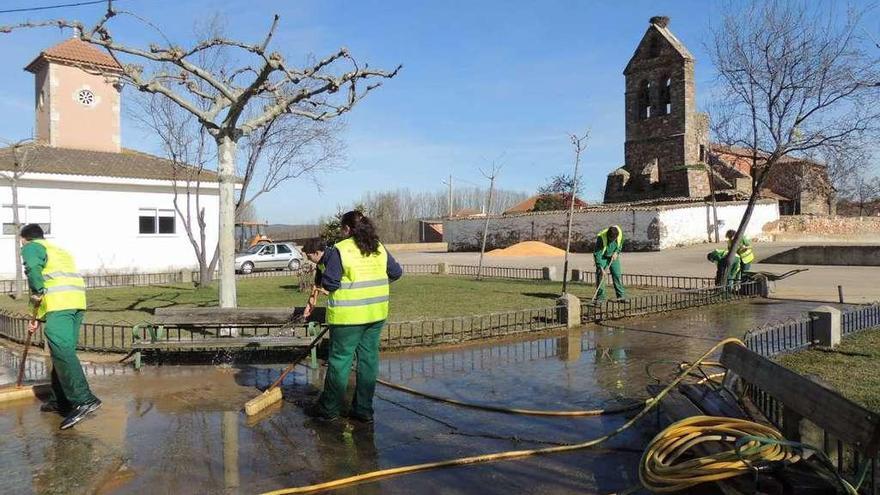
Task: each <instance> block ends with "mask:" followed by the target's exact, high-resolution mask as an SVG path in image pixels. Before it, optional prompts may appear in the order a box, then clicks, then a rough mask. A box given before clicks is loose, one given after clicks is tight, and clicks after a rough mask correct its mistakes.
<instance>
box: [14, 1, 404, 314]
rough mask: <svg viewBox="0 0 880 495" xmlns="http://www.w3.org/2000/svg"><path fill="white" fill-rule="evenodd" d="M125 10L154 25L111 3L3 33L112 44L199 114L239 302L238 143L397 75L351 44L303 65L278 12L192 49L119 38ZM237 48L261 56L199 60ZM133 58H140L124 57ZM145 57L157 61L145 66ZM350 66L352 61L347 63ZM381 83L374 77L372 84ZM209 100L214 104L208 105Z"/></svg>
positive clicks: (224, 298) (130, 75) (135, 75)
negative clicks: (250, 31) (253, 36)
mask: <svg viewBox="0 0 880 495" xmlns="http://www.w3.org/2000/svg"><path fill="white" fill-rule="evenodd" d="M118 16H130V17H131V18H133V19H136V20H138V21H139V22H142V23H144V24H145V25H147V26H149V27H151V28H156V27H155V25H153V24H151V23H149V22H148V21H145V20H143V19H142V18H141V17H139V16H138V15H137V14H134V13H132V12H128V11H124V10H117V9H114V8H113V6H112V2H111V1H108V8H107V12H106V13H105V14H104V15H103V16H102V17H101V18H100V19H99V20H98V21H97V22H96V23H95V24H94V25H93V26H86V25H85V24H83V23H81V22H79V21H70V20H65V19H56V20H51V21H42V22H24V23H19V24H15V25H11V26H5V27H0V32H6V33H8V32H12V31H13V30H16V29H23V28H34V27H62V28H70V29H73V30H75V31H76V32H77V33H79V37H80V39H82V40H83V41H85V42H87V43H91V44H93V45H96V46H98V47H103V48H105V49H107V50H108V51H109V52H110V53H111V55H113V56H114V57H115V58H116V59H117V61H119V62H120V65H121V66H122V73H121V75H120V77H121V80H122V82H124V83H128V84H130V85H132V86H133V87H134V88H136V89H137V90H139V91H143V92H146V93H152V94H157V95H162V96H164V97H165V98H168V99H169V100H171V101H172V102H174V103H175V104H176V105H178V106H179V107H180V108H181V109H183V110H185V111H186V112H188V113H189V114H191V115H192V116H194V117H195V118H196V120H197V121H198V123H199V124H200V125H201V126H202V127H203V128H204V129H205V131H206V132H207V133H208V134H209V135H210V136H211V138H212V139H213V141H214V144H215V146H216V148H217V161H218V166H217V172H218V175H219V188H220V214H219V217H220V232H219V235H220V243H219V252H220V260H219V266H220V294H219V295H220V297H219V299H220V306H221V307H235V305H236V291H235V272H234V255H235V242H234V232H233V230H234V223H235V203H236V200H235V181H236V170H235V164H236V156H237V149H238V145H239V142H240V141H241V140H242V138H247V137H248V136H251V135H252V134H254V133H257V132H263V130H264V128H266V127H267V126H270V125H271V124H272V123H273V122H276V121H277V120H278V118H279V117H280V116H282V115H283V114H292V115H296V116H300V117H304V118H307V119H312V120H316V121H329V120H333V119H335V118H336V117H339V116H340V115H342V114H344V113H346V112H348V111H349V110H351V109H352V108H353V107H354V106H355V105H356V104H357V103H358V102H359V101H360V100H361V99H362V98H364V97H365V96H366V95H367V94H368V93H369V92H370V91H372V90H373V89H375V88H377V87H378V86H380V85H381V82H375V81H377V80H381V79H387V78H391V77H394V76H395V75H396V74H397V72H398V70H399V69H400V67H399V66H398V67H397V68H395V69H394V70H392V71H384V70H375V69H372V68H369V67H368V66H367V65H362V64H359V63H357V62H356V61H355V59H354V57H352V56H351V54H349V52H348V50H346V49H344V48H343V49H341V50H339V51H337V52H336V53H333V54H331V55H329V56H327V57H325V58H323V59H320V60H316V61H314V62H312V63H309V64H307V65H306V66H305V67H296V66H294V65H293V64H291V63H289V62H288V61H287V60H285V58H284V57H283V56H282V55H281V54H280V53H278V52H274V51H270V50H269V45H270V43H271V41H272V38H273V36H274V35H275V31H276V29H277V27H278V21H279V16H277V15H276V16H275V18H274V19H273V21H272V24H271V26H270V27H269V29H268V31H267V33H266V35H265V37H264V38H263V39H262V40H261V41H259V42H257V43H248V42H244V41H239V40H235V39H230V38H224V37H215V38H209V39H202V40H199V41H197V42H195V43H193V44H192V45H191V46H189V47H183V46H179V45H176V44H174V43H172V42H171V41H170V40H169V39H168V38H167V37H166V36H165V35H164V34H162V33H161V32H160V33H159V34H160V36H161V37H162V38H163V43H162V44H159V43H154V44H151V45H149V46H148V47H146V48H142V47H138V46H135V45H129V44H125V43H122V42H119V41H117V40H116V39H115V38H114V36H113V34H112V33H111V30H110V24H111V23H112V22H111V21H112V20H113V19H114V18H117V17H118ZM217 50H222V51H234V52H235V54H236V55H239V56H242V57H246V58H247V59H250V60H252V61H254V63H253V64H248V63H246V62H240V63H239V62H238V61H237V60H238V58H237V57H230V60H234V61H236V62H235V66H236V68H235V69H234V70H219V71H216V72H212V71H211V70H210V69H208V68H205V67H203V66H201V65H199V63H198V60H197V58H196V57H197V55H199V54H201V53H203V52H210V51H217ZM120 59H130V60H133V61H134V62H140V63H129V64H125V63H122V61H121V60H120ZM143 63H148V64H151V66H152V67H151V68H146V67H144V65H141V64H143ZM343 65H347V67H342V66H343ZM370 81H374V82H370ZM205 106H207V109H205Z"/></svg>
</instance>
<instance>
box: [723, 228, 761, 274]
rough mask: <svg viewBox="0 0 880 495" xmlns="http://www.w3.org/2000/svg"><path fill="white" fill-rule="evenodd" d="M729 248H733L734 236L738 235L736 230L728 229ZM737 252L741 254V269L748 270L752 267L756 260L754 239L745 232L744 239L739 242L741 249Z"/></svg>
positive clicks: (726, 235)
mask: <svg viewBox="0 0 880 495" xmlns="http://www.w3.org/2000/svg"><path fill="white" fill-rule="evenodd" d="M725 237H727V250H728V251H730V249H731V248H733V238H734V237H736V231H735V230H728V231H727V234H725ZM736 254H738V255H739V258H740V262H741V263H742V264H741V265H740V268H741V271H743V272H747V271H749V270H751V268H752V262H753V261H755V252H754V251H753V250H752V240H751V239H749V237H748V236H747V235H745V234H743V236H742V240H741V241H740V243H739V249H737V250H736Z"/></svg>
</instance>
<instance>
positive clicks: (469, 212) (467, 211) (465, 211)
mask: <svg viewBox="0 0 880 495" xmlns="http://www.w3.org/2000/svg"><path fill="white" fill-rule="evenodd" d="M482 214H483V212H481V211H480V210H475V209H473V208H462V209H460V210H456V211H454V212H453V213H452V218H462V217H476V216H479V215H482Z"/></svg>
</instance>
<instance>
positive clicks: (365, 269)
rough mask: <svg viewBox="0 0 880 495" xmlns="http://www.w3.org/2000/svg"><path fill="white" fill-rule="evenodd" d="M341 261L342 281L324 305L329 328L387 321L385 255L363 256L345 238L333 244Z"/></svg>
mask: <svg viewBox="0 0 880 495" xmlns="http://www.w3.org/2000/svg"><path fill="white" fill-rule="evenodd" d="M336 249H337V250H339V257H340V258H341V260H342V279H341V280H340V282H341V284H340V286H339V288H338V289H336V290H335V291H333V292H331V293H330V297H329V300H328V302H327V323H328V324H330V325H362V324H365V323H374V322H377V321H381V320H384V319H386V318H388V295H389V284H388V253H387V252H386V251H385V246H383V245H382V244H379V251H378V252H377V253H375V254H370V255H367V256H364V255H363V254H361V251H360V249H358V247H357V244H355V242H354V239H352V238H351V237H349V238H348V239H344V240H342V241H339V242H337V243H336Z"/></svg>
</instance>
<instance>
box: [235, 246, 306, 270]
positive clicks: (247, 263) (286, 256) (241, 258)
mask: <svg viewBox="0 0 880 495" xmlns="http://www.w3.org/2000/svg"><path fill="white" fill-rule="evenodd" d="M302 262H303V255H302V253H300V252H299V250H298V249H296V248H295V247H294V246H293V245H292V244H286V243H281V242H261V243H259V244H256V245H254V246H251V247H250V248H248V250H247V251H245V252H243V253H238V254H236V255H235V271H237V272H240V273H251V272H253V271H256V270H284V269H285V268H286V269H288V270H291V271H293V270H299V267H300V266H302Z"/></svg>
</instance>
